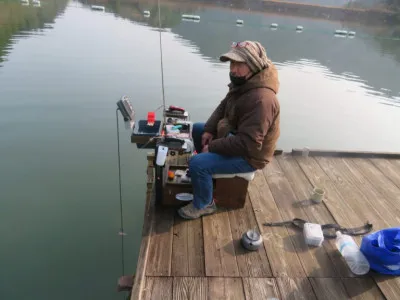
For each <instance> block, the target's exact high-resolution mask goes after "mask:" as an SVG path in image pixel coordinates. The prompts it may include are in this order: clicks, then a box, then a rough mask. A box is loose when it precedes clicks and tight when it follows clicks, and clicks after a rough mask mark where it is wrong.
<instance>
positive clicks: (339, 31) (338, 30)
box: [335, 29, 347, 35]
mask: <svg viewBox="0 0 400 300" xmlns="http://www.w3.org/2000/svg"><path fill="white" fill-rule="evenodd" d="M335 35H347V31H346V30H340V29H337V30H335Z"/></svg>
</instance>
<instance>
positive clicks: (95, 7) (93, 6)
mask: <svg viewBox="0 0 400 300" xmlns="http://www.w3.org/2000/svg"><path fill="white" fill-rule="evenodd" d="M91 8H92V9H93V10H99V11H105V10H106V8H105V7H104V6H101V5H92V6H91Z"/></svg>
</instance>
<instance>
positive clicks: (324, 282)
mask: <svg viewBox="0 0 400 300" xmlns="http://www.w3.org/2000/svg"><path fill="white" fill-rule="evenodd" d="M310 282H311V285H312V287H313V289H314V292H315V295H316V296H317V298H318V299H320V300H325V299H329V300H343V299H348V298H349V296H348V295H347V293H346V290H345V288H344V286H343V283H342V281H341V280H340V278H310Z"/></svg>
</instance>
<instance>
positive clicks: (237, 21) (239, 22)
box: [236, 20, 244, 25]
mask: <svg viewBox="0 0 400 300" xmlns="http://www.w3.org/2000/svg"><path fill="white" fill-rule="evenodd" d="M243 24H244V22H243V20H236V25H243Z"/></svg>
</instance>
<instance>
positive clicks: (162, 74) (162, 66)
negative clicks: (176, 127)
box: [157, 0, 165, 123]
mask: <svg viewBox="0 0 400 300" xmlns="http://www.w3.org/2000/svg"><path fill="white" fill-rule="evenodd" d="M157 4H158V32H159V35H160V62H161V89H162V101H163V104H162V105H163V123H165V90H164V64H163V52H162V38H161V7H160V0H158V1H157Z"/></svg>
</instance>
